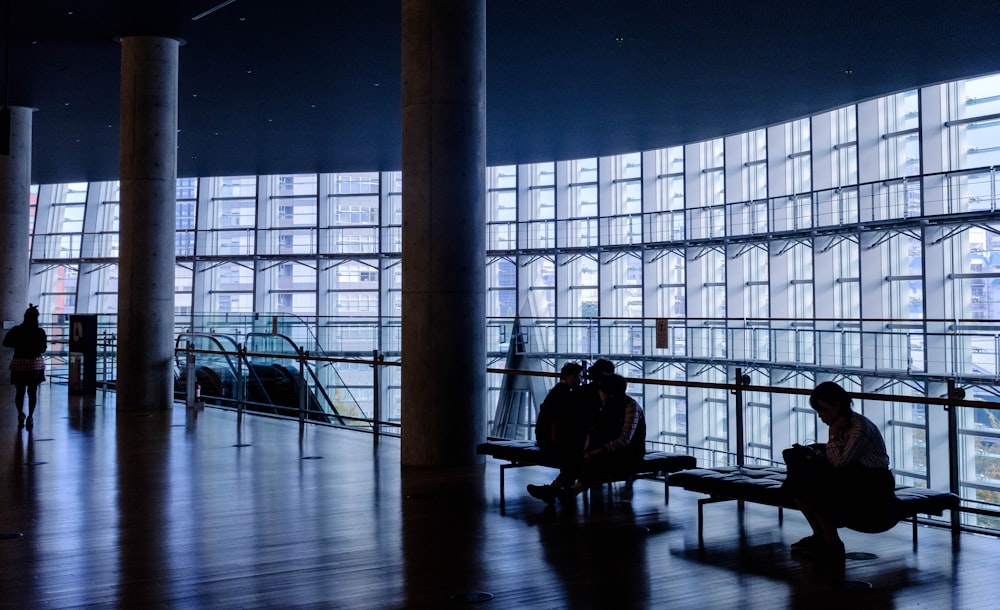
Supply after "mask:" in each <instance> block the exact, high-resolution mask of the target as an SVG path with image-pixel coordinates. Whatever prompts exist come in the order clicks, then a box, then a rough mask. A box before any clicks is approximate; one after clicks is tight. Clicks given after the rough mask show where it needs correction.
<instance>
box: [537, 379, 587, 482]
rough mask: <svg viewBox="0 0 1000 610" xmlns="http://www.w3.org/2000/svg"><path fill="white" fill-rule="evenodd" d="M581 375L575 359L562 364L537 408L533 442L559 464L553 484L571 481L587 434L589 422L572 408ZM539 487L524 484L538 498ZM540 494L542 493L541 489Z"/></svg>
mask: <svg viewBox="0 0 1000 610" xmlns="http://www.w3.org/2000/svg"><path fill="white" fill-rule="evenodd" d="M582 374H583V367H582V366H581V365H579V364H577V363H576V362H568V363H566V364H565V365H563V367H562V369H561V370H560V371H559V382H558V383H556V384H555V385H554V386H553V387H552V389H551V390H549V393H548V394H547V395H546V396H545V400H543V401H542V404H541V405H539V407H538V419H537V420H536V421H535V442H536V443H537V444H538V447H539V448H540V449H541V450H542V451H544V452H546V453H549V454H551V455H552V456H553V458H554V460H555V461H556V463H557V464H559V475H558V476H557V477H556V478H555V480H554V481H552V483H550V485H553V486H555V487H562V486H564V485H565V486H568V485H571V484H572V483H573V481H574V480H575V478H576V468H577V463H578V462H579V460H580V455H581V452H582V451H583V443H584V440H585V439H586V437H587V426H588V425H589V421H588V420H587V419H586V418H585V417H582V416H581V414H580V413H578V412H577V408H576V407H577V404H578V400H577V397H576V393H577V392H578V391H579V390H578V386H579V385H580V377H581V376H582ZM540 487H547V486H545V485H528V493H529V494H531V495H532V496H535V497H540V496H539V488H540ZM542 494H543V495H546V494H545V492H544V491H543V492H542ZM546 497H547V495H546ZM543 499H544V498H543Z"/></svg>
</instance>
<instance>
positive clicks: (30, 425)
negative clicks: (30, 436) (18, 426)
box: [24, 415, 35, 430]
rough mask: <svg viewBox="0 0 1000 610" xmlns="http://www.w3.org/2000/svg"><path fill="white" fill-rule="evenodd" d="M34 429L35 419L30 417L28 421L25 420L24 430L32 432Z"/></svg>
mask: <svg viewBox="0 0 1000 610" xmlns="http://www.w3.org/2000/svg"><path fill="white" fill-rule="evenodd" d="M34 427H35V418H34V417H31V416H30V415H29V416H28V417H27V419H25V420H24V429H25V430H31V429H32V428H34Z"/></svg>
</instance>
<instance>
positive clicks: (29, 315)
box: [24, 303, 38, 326]
mask: <svg viewBox="0 0 1000 610" xmlns="http://www.w3.org/2000/svg"><path fill="white" fill-rule="evenodd" d="M24 323H25V324H28V325H29V326H38V307H37V306H36V305H32V304H31V303H28V308H27V309H25V310H24Z"/></svg>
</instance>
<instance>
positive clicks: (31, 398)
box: [27, 383, 38, 417]
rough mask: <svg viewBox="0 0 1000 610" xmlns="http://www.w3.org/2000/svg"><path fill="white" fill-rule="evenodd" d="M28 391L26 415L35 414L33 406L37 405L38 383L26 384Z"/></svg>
mask: <svg viewBox="0 0 1000 610" xmlns="http://www.w3.org/2000/svg"><path fill="white" fill-rule="evenodd" d="M27 391H28V417H31V416H32V415H34V414H35V407H36V406H37V405H38V384H35V383H33V384H31V385H29V386H27Z"/></svg>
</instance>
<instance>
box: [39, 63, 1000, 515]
mask: <svg viewBox="0 0 1000 610" xmlns="http://www.w3.org/2000/svg"><path fill="white" fill-rule="evenodd" d="M998 165H1000V75H991V76H984V77H979V78H972V79H966V80H961V81H954V82H949V83H944V84H939V85H933V86H928V87H924V88H921V89H915V90H911V91H903V92H898V93H894V94H891V95H886V96H883V97H880V98H877V99H872V100H868V101H864V102H860V103H858V104H855V105H850V106H845V107H842V108H836V109H833V110H831V111H828V112H823V113H819V114H817V115H814V116H810V117H804V118H803V117H799V118H791V117H790V120H789V121H788V122H786V123H783V124H779V125H772V126H770V127H766V128H763V127H762V128H760V129H756V130H752V131H748V132H745V133H740V134H732V135H728V136H726V137H722V138H716V139H712V140H708V141H704V142H693V143H689V144H685V145H683V146H673V147H669V148H664V149H659V150H650V151H637V152H632V153H629V154H623V155H617V156H611V157H600V158H586V159H574V160H553V161H550V162H543V163H532V164H524V165H507V166H500V167H490V168H488V169H487V188H488V192H487V193H486V198H485V200H486V205H487V215H486V217H487V223H488V226H487V241H488V252H487V256H486V259H485V261H484V264H485V265H486V269H487V274H486V277H487V286H485V289H486V295H487V299H488V302H487V304H486V311H487V312H488V313H489V319H488V320H484V325H485V326H486V328H487V332H488V346H489V347H488V350H489V354H488V362H490V363H491V366H494V365H502V363H503V362H504V360H505V356H506V353H507V350H508V348H509V346H510V342H511V340H512V339H514V338H515V333H514V327H513V324H514V321H515V319H516V320H517V321H518V323H519V324H520V334H518V335H517V337H518V338H520V339H523V340H524V341H525V345H526V346H527V350H528V352H529V353H533V354H535V355H537V356H538V357H539V358H541V359H543V360H544V362H545V363H547V365H548V366H550V367H552V370H553V371H554V370H555V366H554V365H555V364H556V363H562V362H564V361H566V360H593V359H594V358H597V357H607V358H610V359H612V360H613V361H614V362H615V363H616V364H617V365H618V366H619V370H620V371H622V372H623V373H625V374H627V375H629V376H630V377H633V378H641V379H644V380H647V381H654V382H655V381H663V382H678V381H690V382H712V383H731V382H732V381H733V380H734V378H735V369H736V368H740V369H741V370H743V371H744V372H746V373H747V374H749V375H750V376H751V382H752V383H753V384H754V385H776V386H787V387H797V388H810V387H812V386H814V385H815V384H816V383H818V382H820V381H824V380H828V379H832V380H835V381H838V382H840V383H842V384H844V385H845V386H846V387H847V388H848V389H850V390H854V391H860V392H881V393H893V394H895V395H898V396H934V397H939V396H941V395H942V394H943V393H944V392H945V389H944V384H945V380H946V379H947V378H959V379H960V381H961V383H962V384H963V385H964V386H965V387H967V388H968V389H969V392H970V394H971V396H970V397H971V398H974V399H977V400H984V401H989V402H1000V384H998V383H997V381H996V380H997V379H998V378H1000V221H997V220H996V212H997V191H998V176H997V172H996V167H997V166H998ZM401 190H402V188H401V174H400V172H398V171H381V172H379V171H372V172H358V173H336V174H320V175H315V174H308V175H276V176H232V177H204V178H199V179H195V178H181V179H179V180H178V183H177V240H176V244H177V262H176V276H175V280H176V281H175V285H176V320H177V326H178V331H181V330H185V329H191V330H196V331H206V332H207V331H216V332H222V331H225V330H227V329H230V330H231V329H236V332H243V333H246V332H255V331H256V330H257V327H256V326H255V324H256V323H257V322H260V323H262V324H266V327H267V328H270V324H271V322H272V320H278V321H279V322H280V323H281V324H282V326H281V329H282V331H284V332H286V333H287V334H288V335H289V336H290V337H292V338H293V339H294V340H295V341H296V342H297V343H299V344H301V345H303V346H304V347H306V348H307V349H309V350H310V351H313V352H316V351H319V350H322V351H323V352H324V353H327V354H331V355H337V356H344V357H357V358H368V357H371V355H372V354H373V353H375V352H378V353H381V354H384V355H385V356H386V358H388V359H390V360H398V359H399V358H400V357H401V354H400V353H399V346H400V339H399V337H400V328H399V327H400V322H399V321H400V302H401V299H400V289H401V278H400V256H401V251H400V250H401V230H402V227H401V209H402V206H403V205H405V202H404V201H403V198H402V192H401ZM118 200H119V192H118V185H117V183H114V182H104V183H92V184H79V183H74V184H58V185H39V186H36V187H33V189H32V210H33V214H32V227H31V236H32V241H31V276H30V277H31V282H30V286H29V290H30V300H31V301H32V302H36V303H39V304H40V307H41V309H42V311H43V312H44V314H45V315H46V316H47V317H48V321H49V322H50V323H53V324H56V325H61V324H64V323H65V321H66V316H67V315H68V314H70V313H74V312H80V313H102V314H114V313H116V311H117V286H118V284H117V269H118V265H117V259H118V255H119V247H118ZM342 369H343V370H342V371H340V373H341V376H342V378H343V381H342V382H338V383H342V384H343V386H344V388H346V389H348V390H350V391H351V392H352V393H354V394H355V395H356V396H357V397H358V400H359V403H360V404H364V403H366V402H368V401H370V400H371V399H372V396H373V395H374V393H375V392H378V393H379V395H380V396H381V398H382V404H383V414H384V417H385V418H386V419H390V420H391V419H397V420H398V417H399V396H400V393H399V377H398V369H397V368H395V367H388V368H387V369H386V371H385V374H384V375H382V377H381V380H382V381H381V383H382V387H380V388H372V383H373V375H372V370H371V367H367V366H356V367H353V366H344V367H342ZM494 377H495V375H494ZM499 385H500V383H499V379H494V378H493V377H491V379H490V383H489V386H490V390H489V396H488V397H484V403H485V406H484V408H485V410H486V412H487V419H490V418H492V417H493V415H494V406H495V402H496V396H497V389H498V387H499ZM632 391H633V393H635V394H636V395H637V396H640V397H641V400H642V401H643V404H644V406H645V408H646V411H647V413H648V415H649V419H650V427H649V439H648V440H649V441H653V442H663V443H675V444H680V445H687V446H692V447H697V448H701V449H703V450H705V452H706V454H707V455H711V456H712V457H711V458H710V459H711V460H717V461H719V462H722V461H725V460H726V459H728V458H727V457H726V453H727V452H732V451H734V450H735V444H734V443H735V433H734V425H733V424H734V422H733V421H732V418H733V413H732V401H731V397H730V396H729V395H728V394H727V393H726V392H724V391H718V390H713V389H700V388H688V389H684V388H681V387H678V386H672V385H656V384H653V383H650V384H647V385H644V386H640V385H638V384H634V385H632ZM856 406H857V408H858V409H859V410H861V411H863V412H865V413H866V414H867V415H869V416H870V417H871V418H872V419H873V420H874V421H876V422H877V423H878V424H879V425H880V426H881V427H882V429H883V431H884V432H885V434H886V437H887V439H888V440H889V443H890V445H891V447H890V450H891V452H892V456H891V458H892V463H893V465H894V467H895V468H896V470H897V476H898V477H899V478H900V481H901V482H906V483H910V484H916V485H929V486H933V487H936V488H947V485H948V481H947V472H941V471H940V470H941V469H937V470H935V469H933V468H928V464H934V463H944V462H946V461H947V456H942V455H936V453H935V452H939V451H940V449H938V447H940V446H941V445H942V441H946V438H945V437H944V436H942V435H943V434H945V432H943V431H946V418H945V415H944V414H943V410H942V409H939V408H930V409H924V408H923V407H919V406H916V405H913V404H911V403H907V402H905V400H903V401H900V402H894V403H892V404H881V403H878V404H876V403H873V402H872V401H867V402H862V403H861V404H858V405H856ZM747 409H748V411H747V417H746V426H747V429H746V442H747V445H748V447H747V455H749V456H751V457H752V458H756V459H758V460H777V459H780V451H781V449H782V448H784V447H786V446H788V445H789V444H791V443H793V442H808V441H814V440H817V437H818V436H820V435H822V434H824V432H823V431H822V429H821V426H819V425H818V423H817V420H816V417H815V415H814V414H813V413H812V411H811V410H810V409H809V408H808V404H807V401H806V400H805V399H804V398H803V397H799V396H791V395H782V394H773V395H771V394H766V393H752V394H751V395H749V396H748V397H747ZM960 413H961V421H960V426H961V434H960V438H961V442H962V443H963V445H962V447H963V462H962V464H961V467H960V471H961V476H962V493H963V495H965V496H966V497H969V498H975V499H982V500H985V501H997V499H998V498H1000V445H997V441H998V439H1000V409H979V410H975V411H972V410H961V411H960ZM943 444H944V445H946V444H947V443H946V442H944V443H943ZM942 459H943V460H944V462H940V460H942ZM963 518H965V519H969V520H978V522H980V523H986V522H988V521H989V519H988V518H986V517H976V516H964V517H963Z"/></svg>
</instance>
